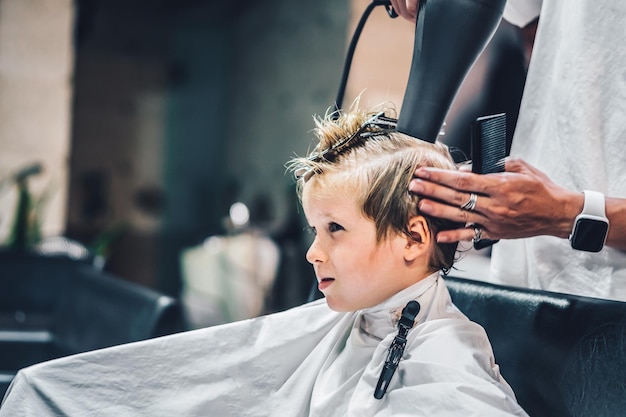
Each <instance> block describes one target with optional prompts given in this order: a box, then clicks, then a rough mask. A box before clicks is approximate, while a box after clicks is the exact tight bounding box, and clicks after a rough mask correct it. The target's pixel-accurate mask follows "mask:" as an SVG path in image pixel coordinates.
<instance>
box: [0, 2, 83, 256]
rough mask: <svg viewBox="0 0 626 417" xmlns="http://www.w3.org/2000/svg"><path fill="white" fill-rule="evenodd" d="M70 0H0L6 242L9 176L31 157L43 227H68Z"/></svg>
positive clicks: (1, 217)
mask: <svg viewBox="0 0 626 417" xmlns="http://www.w3.org/2000/svg"><path fill="white" fill-rule="evenodd" d="M73 18H74V8H73V5H72V0H28V1H25V0H0V244H1V243H3V242H6V241H7V239H8V238H9V235H10V230H11V228H12V226H13V221H14V214H15V208H16V203H17V191H16V189H15V187H14V186H13V184H12V182H11V181H10V179H9V178H8V177H10V176H12V175H13V174H15V173H16V172H17V171H19V170H22V169H23V168H25V167H27V166H32V165H33V164H36V163H38V164H41V166H42V168H43V172H42V173H40V174H37V175H33V176H31V177H30V179H29V186H30V188H31V192H32V193H33V196H34V197H36V198H37V199H39V198H41V197H44V199H43V200H42V202H44V204H43V205H42V209H43V210H42V217H40V218H39V220H40V221H41V222H42V229H43V233H44V234H58V233H60V232H62V231H63V230H64V227H65V208H66V203H67V177H68V167H67V157H68V152H69V136H70V127H69V125H70V112H71V96H72V84H71V77H72V71H73V58H74V51H73V45H72V26H73Z"/></svg>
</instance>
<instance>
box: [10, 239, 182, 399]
mask: <svg viewBox="0 0 626 417" xmlns="http://www.w3.org/2000/svg"><path fill="white" fill-rule="evenodd" d="M184 329H185V325H184V318H183V314H182V309H181V307H180V305H179V303H178V302H177V301H176V300H175V299H173V298H171V297H168V296H164V295H162V294H160V293H158V292H156V291H153V290H151V289H148V288H145V287H142V286H139V285H137V284H134V283H131V282H129V281H125V280H123V279H120V278H117V277H114V276H111V275H109V274H106V273H103V272H101V271H100V270H98V269H97V268H95V267H94V266H93V265H92V264H90V263H88V262H83V261H77V260H74V259H70V258H67V257H63V256H41V255H36V254H29V253H17V252H3V251H0V398H1V397H2V396H3V395H4V392H5V391H6V389H7V388H8V385H9V383H10V382H11V380H12V379H13V376H14V375H15V373H16V372H17V370H19V369H20V368H23V367H25V366H28V365H32V364H34V363H38V362H42V361H45V360H49V359H54V358H58V357H61V356H67V355H70V354H74V353H80V352H85V351H88V350H93V349H99V348H104V347H109V346H113V345H118V344H122V343H128V342H134V341H139V340H144V339H148V338H152V337H156V336H162V335H167V334H171V333H176V332H179V331H182V330H184Z"/></svg>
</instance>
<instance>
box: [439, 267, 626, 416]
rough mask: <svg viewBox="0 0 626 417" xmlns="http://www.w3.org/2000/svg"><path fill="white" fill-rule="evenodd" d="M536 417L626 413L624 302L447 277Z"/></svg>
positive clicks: (456, 299)
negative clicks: (485, 333) (482, 329)
mask: <svg viewBox="0 0 626 417" xmlns="http://www.w3.org/2000/svg"><path fill="white" fill-rule="evenodd" d="M446 284H447V286H448V288H449V290H450V294H451V296H452V300H453V301H454V303H455V304H456V305H457V306H458V307H459V309H461V311H463V313H465V314H466V315H467V316H468V317H469V318H470V319H471V320H472V321H475V322H477V323H479V324H481V325H482V326H483V327H484V328H485V330H486V331H487V334H488V335H489V338H490V340H491V343H492V345H493V350H494V354H495V357H496V361H497V362H498V364H499V365H500V368H501V372H502V375H503V376H504V377H505V379H506V380H507V381H508V382H509V384H510V385H511V387H512V388H513V390H514V391H515V394H516V396H517V399H518V401H519V403H520V404H521V405H522V407H524V409H525V410H526V411H527V412H528V414H529V415H530V416H531V417H561V416H568V417H569V416H576V417H578V416H581V417H582V416H585V417H591V416H593V417H603V416H610V417H616V416H623V415H626V303H624V302H618V301H608V300H602V299H596V298H588V297H578V296H574V295H566V294H560V293H553V292H547V291H538V290H529V289H520V288H515V287H506V286H498V285H493V284H489V283H484V282H480V281H472V280H467V279H461V278H452V277H448V278H446Z"/></svg>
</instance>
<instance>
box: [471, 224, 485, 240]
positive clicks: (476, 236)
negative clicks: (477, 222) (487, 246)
mask: <svg viewBox="0 0 626 417" xmlns="http://www.w3.org/2000/svg"><path fill="white" fill-rule="evenodd" d="M482 237H483V231H482V229H481V228H480V227H478V226H474V239H472V243H476V242H479V241H480V239H482Z"/></svg>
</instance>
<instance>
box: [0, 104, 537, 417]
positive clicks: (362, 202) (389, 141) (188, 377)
mask: <svg viewBox="0 0 626 417" xmlns="http://www.w3.org/2000/svg"><path fill="white" fill-rule="evenodd" d="M317 133H318V138H319V140H320V143H319V145H318V146H317V147H316V149H315V151H314V152H313V153H312V154H311V155H310V156H308V157H306V158H295V159H294V160H292V161H291V162H290V167H291V168H292V169H293V170H294V172H295V173H296V176H297V177H298V178H299V179H298V187H299V195H300V196H301V200H302V205H303V208H304V212H305V215H306V218H307V220H308V222H309V225H310V226H311V229H312V231H313V232H314V233H315V238H314V241H313V243H312V245H311V247H310V249H309V251H308V253H307V259H308V261H309V262H310V263H312V264H313V267H314V269H315V273H316V276H317V279H318V285H319V289H320V290H321V291H322V292H323V293H324V295H325V299H322V300H318V301H315V302H313V303H309V304H306V305H304V306H301V307H297V308H294V309H291V310H288V311H285V312H281V313H277V314H272V315H268V316H265V317H259V318H256V319H251V320H246V321H241V322H237V323H231V324H227V325H222V326H217V327H212V328H206V329H201V330H196V331H192V332H186V333H182V334H177V335H173V336H167V337H163V338H159V339H153V340H149V341H144V342H139V343H134V344H128V345H122V346H116V347H113V348H109V349H103V350H99V351H94V352H89V353H85V354H81V355H76V356H73V357H69V358H62V359H58V360H55V361H51V362H47V363H43V364H39V365H35V366H33V367H30V368H27V369H25V370H22V371H20V373H19V374H18V376H17V377H16V379H15V381H14V383H13V385H12V387H11V388H10V390H9V392H8V395H7V396H6V397H5V403H4V404H3V406H2V408H0V416H2V417H4V416H38V417H41V416H51V415H55V416H56V415H67V416H84V415H85V416H86V415H89V416H122V415H123V416H138V415H141V416H151V417H154V416H168V417H169V416H173V415H176V416H216V417H218V416H219V417H227V416H237V417H239V416H254V417H257V416H276V417H298V416H320V417H322V416H323V417H332V416H342V417H345V416H355V417H366V416H409V415H411V416H429V417H431V416H455V417H456V416H463V415H476V416H505V415H509V416H512V415H515V416H525V415H526V413H525V412H524V411H523V410H522V409H521V407H520V406H519V405H518V404H517V402H516V400H515V396H514V394H513V392H512V391H511V389H510V388H509V386H508V385H507V383H506V382H505V381H504V380H503V379H502V377H501V376H500V373H499V370H498V366H497V365H496V364H495V362H494V358H493V354H492V351H491V346H490V343H489V340H488V339H487V336H486V334H485V332H484V330H483V329H482V328H481V327H480V326H479V325H477V324H475V323H472V322H470V321H469V320H468V319H467V318H466V317H465V316H463V314H462V313H460V312H459V311H458V310H457V309H456V308H455V307H454V305H453V304H452V303H451V301H450V297H449V295H448V291H447V289H446V287H445V283H444V280H443V279H442V277H441V275H440V271H442V270H443V271H447V270H448V269H450V268H451V266H452V263H453V261H454V254H455V246H454V245H450V244H447V245H438V244H437V243H436V242H435V240H434V237H433V236H434V234H435V232H436V231H437V230H441V229H442V228H446V227H457V225H451V224H444V223H439V222H437V221H435V220H433V219H430V218H428V217H426V216H423V215H421V214H420V213H419V212H417V209H416V207H417V204H416V198H415V197H414V196H412V195H410V194H409V193H408V191H407V190H408V184H409V181H410V180H411V177H412V174H413V172H414V171H415V169H416V168H417V167H418V166H422V165H426V166H436V167H442V168H449V169H454V165H453V163H452V161H451V159H450V157H449V155H448V152H447V149H446V148H445V147H444V146H443V145H439V144H435V145H432V144H428V143H425V142H421V141H418V140H415V139H412V138H409V137H406V136H404V135H401V134H398V133H397V132H395V121H394V120H393V119H388V118H386V117H384V116H383V115H382V114H379V115H374V114H366V113H365V112H362V111H359V110H355V111H352V112H349V113H346V114H343V115H340V116H339V118H338V119H337V120H333V119H331V118H328V119H326V120H323V121H318V129H317Z"/></svg>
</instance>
